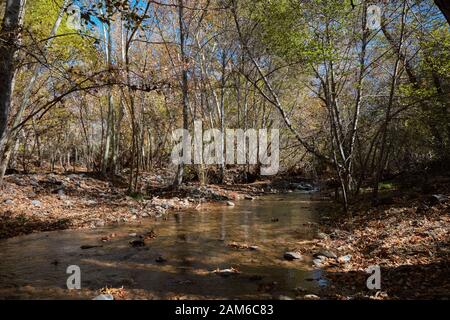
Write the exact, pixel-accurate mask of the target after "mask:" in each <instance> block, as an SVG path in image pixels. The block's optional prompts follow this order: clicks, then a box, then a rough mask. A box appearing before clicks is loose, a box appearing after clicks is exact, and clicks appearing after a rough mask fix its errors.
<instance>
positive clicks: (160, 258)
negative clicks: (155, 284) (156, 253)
mask: <svg viewBox="0 0 450 320" xmlns="http://www.w3.org/2000/svg"><path fill="white" fill-rule="evenodd" d="M155 261H156V262H158V263H164V262H166V261H167V260H166V259H165V258H164V257H158V258H156V260H155Z"/></svg>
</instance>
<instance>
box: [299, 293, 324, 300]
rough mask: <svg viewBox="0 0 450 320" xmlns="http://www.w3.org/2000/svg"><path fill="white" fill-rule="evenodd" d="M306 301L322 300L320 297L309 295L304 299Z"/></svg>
mask: <svg viewBox="0 0 450 320" xmlns="http://www.w3.org/2000/svg"><path fill="white" fill-rule="evenodd" d="M303 299H305V300H320V297H319V296H316V295H315V294H307V295H306V296H304V297H303Z"/></svg>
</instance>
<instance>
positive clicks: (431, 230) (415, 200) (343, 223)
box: [313, 177, 450, 299]
mask: <svg viewBox="0 0 450 320" xmlns="http://www.w3.org/2000/svg"><path fill="white" fill-rule="evenodd" d="M430 186H431V187H430ZM415 189H416V188H412V187H411V188H408V189H406V190H398V189H393V190H386V191H385V192H384V193H383V197H382V199H381V204H380V205H379V206H378V207H372V206H371V203H370V200H369V199H368V197H367V196H364V195H363V196H361V198H360V199H359V201H358V202H357V203H356V204H355V206H354V208H353V210H352V213H353V219H350V218H348V217H345V216H343V215H342V214H337V215H329V214H325V215H324V217H323V222H322V224H321V225H320V226H319V229H320V230H321V231H322V233H321V239H320V240H318V241H317V242H316V243H315V244H313V248H315V249H314V250H315V252H317V248H321V249H328V250H330V251H332V254H333V255H336V256H337V257H339V258H337V259H334V258H333V257H332V258H325V257H320V258H321V259H318V260H315V263H317V265H318V266H320V267H321V268H323V269H324V270H326V271H327V272H326V277H327V278H328V279H329V280H330V282H331V284H332V285H331V286H328V287H327V288H326V289H325V290H324V292H323V297H327V298H331V299H347V298H349V297H351V298H356V299H357V298H362V299H364V298H371V299H448V298H449V297H450V278H449V275H450V265H449V261H450V260H449V258H450V255H449V254H450V234H449V231H450V201H449V195H450V179H448V178H443V177H438V178H435V179H433V181H430V183H429V184H428V185H427V187H426V188H423V187H422V188H420V191H418V190H417V189H416V190H415ZM426 189H428V190H426ZM328 255H329V254H328ZM374 265H379V266H380V267H381V290H379V291H375V292H376V293H374V292H373V291H369V290H368V289H367V287H366V279H367V278H368V276H369V274H368V273H366V269H367V268H368V267H369V266H374Z"/></svg>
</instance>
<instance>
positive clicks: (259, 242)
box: [0, 194, 320, 299]
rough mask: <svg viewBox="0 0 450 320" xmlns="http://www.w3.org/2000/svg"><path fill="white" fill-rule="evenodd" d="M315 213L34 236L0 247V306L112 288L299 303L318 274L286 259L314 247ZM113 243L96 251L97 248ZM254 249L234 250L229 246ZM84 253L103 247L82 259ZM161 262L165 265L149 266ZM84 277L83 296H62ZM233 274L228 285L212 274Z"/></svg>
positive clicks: (244, 205) (274, 204)
mask: <svg viewBox="0 0 450 320" xmlns="http://www.w3.org/2000/svg"><path fill="white" fill-rule="evenodd" d="M317 215H318V214H317V211H316V204H315V203H314V202H311V201H310V200H309V196H307V195H300V194H289V195H276V196H267V197H263V198H261V199H260V200H258V201H239V202H237V203H236V206H235V207H226V206H219V207H216V206H214V207H212V208H211V207H208V208H206V209H204V210H199V211H193V212H184V213H178V214H175V215H170V216H168V218H167V220H166V221H163V220H160V221H154V220H152V219H149V220H146V221H143V222H142V223H141V224H140V225H122V226H114V227H108V228H103V229H96V230H77V231H60V232H49V233H39V234H34V235H28V236H23V237H17V238H13V239H8V240H2V241H0V298H2V299H11V298H15V299H17V298H19V299H29V298H33V299H66V298H74V297H75V298H92V294H93V291H95V290H98V289H100V288H103V287H106V286H109V287H114V288H120V287H122V286H123V287H124V288H125V289H128V290H131V291H136V292H139V294H138V295H137V296H140V297H143V298H156V299H174V298H208V299H270V298H279V297H280V296H288V297H292V298H294V297H295V296H296V291H295V290H294V289H295V288H298V287H301V288H303V289H304V290H306V292H307V293H314V292H316V290H317V287H318V282H317V281H315V280H313V279H316V280H317V279H319V278H320V271H312V270H311V268H309V266H310V265H311V262H310V259H309V258H308V257H306V259H305V261H302V262H300V261H298V262H297V261H295V262H288V261H285V260H284V259H283V254H284V252H286V251H289V250H293V249H295V248H298V247H299V243H300V242H301V241H302V240H308V239H311V238H312V237H313V230H312V229H311V227H310V226H309V223H310V222H315V221H316V220H317ZM152 229H153V230H154V231H155V232H156V234H157V235H158V236H157V237H156V238H155V239H153V240H150V241H148V242H147V245H146V247H143V248H132V247H131V246H130V244H129V242H130V240H132V239H133V238H132V237H131V236H130V234H132V233H138V234H140V233H145V232H148V231H150V230H152ZM113 233H114V234H115V237H114V238H113V239H112V240H110V241H108V242H106V243H102V242H101V238H102V237H104V236H108V235H110V234H113ZM233 242H235V243H238V244H242V245H249V246H257V247H258V250H256V251H252V250H248V249H247V250H246V249H235V248H231V247H230V246H229V244H230V243H233ZM83 245H102V247H100V248H93V249H89V250H82V249H81V248H80V247H81V246H83ZM158 257H163V258H164V259H166V260H167V261H166V262H164V263H158V262H156V259H157V258H158ZM69 265H78V266H79V267H80V268H81V273H82V274H81V284H82V288H83V289H82V290H81V291H79V292H77V293H76V295H74V292H69V291H68V290H66V280H67V277H68V276H69V275H68V274H66V268H67V266H69ZM231 267H233V268H236V269H237V270H239V271H240V272H241V273H240V274H239V275H236V276H235V275H233V276H230V277H222V276H219V275H217V274H214V273H213V272H212V271H214V270H216V269H228V268H231Z"/></svg>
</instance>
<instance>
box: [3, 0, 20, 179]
mask: <svg viewBox="0 0 450 320" xmlns="http://www.w3.org/2000/svg"><path fill="white" fill-rule="evenodd" d="M25 2H26V0H7V2H6V7H5V14H4V17H3V22H2V26H1V31H0V39H1V44H0V88H1V90H0V158H2V157H3V155H2V154H3V152H2V149H3V147H2V145H3V144H4V143H6V139H5V133H6V131H7V127H8V117H9V112H10V109H11V100H12V97H13V92H14V78H15V74H16V66H15V57H16V53H17V50H18V47H19V45H20V33H21V29H22V24H23V15H24V13H25ZM1 181H2V180H1V177H0V184H1Z"/></svg>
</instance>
